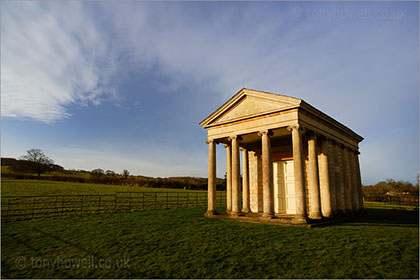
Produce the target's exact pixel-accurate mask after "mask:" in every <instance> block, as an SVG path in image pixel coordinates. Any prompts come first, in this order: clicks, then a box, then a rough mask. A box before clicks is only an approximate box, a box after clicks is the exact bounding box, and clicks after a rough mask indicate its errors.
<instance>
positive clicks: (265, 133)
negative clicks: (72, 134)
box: [258, 129, 274, 136]
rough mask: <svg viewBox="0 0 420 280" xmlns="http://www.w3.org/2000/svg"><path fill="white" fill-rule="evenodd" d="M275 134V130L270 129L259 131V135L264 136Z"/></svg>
mask: <svg viewBox="0 0 420 280" xmlns="http://www.w3.org/2000/svg"><path fill="white" fill-rule="evenodd" d="M273 134H274V133H273V131H271V130H269V129H263V130H260V131H258V136H263V135H268V136H272V135H273Z"/></svg>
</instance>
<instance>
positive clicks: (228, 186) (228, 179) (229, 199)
mask: <svg viewBox="0 0 420 280" xmlns="http://www.w3.org/2000/svg"><path fill="white" fill-rule="evenodd" d="M225 148H226V212H228V213H230V211H232V149H231V145H225Z"/></svg>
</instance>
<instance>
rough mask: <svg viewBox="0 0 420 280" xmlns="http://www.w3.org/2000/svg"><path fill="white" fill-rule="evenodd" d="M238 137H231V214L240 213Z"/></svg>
mask: <svg viewBox="0 0 420 280" xmlns="http://www.w3.org/2000/svg"><path fill="white" fill-rule="evenodd" d="M238 138H239V137H238V136H233V137H232V212H231V215H234V216H237V215H239V214H240V207H241V196H240V195H241V194H240V193H241V191H240V184H241V182H240V180H241V173H240V172H241V171H240V162H239V143H238V141H239V139H238Z"/></svg>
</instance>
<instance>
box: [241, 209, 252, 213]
mask: <svg viewBox="0 0 420 280" xmlns="http://www.w3.org/2000/svg"><path fill="white" fill-rule="evenodd" d="M242 213H251V210H250V209H246V208H243V209H242Z"/></svg>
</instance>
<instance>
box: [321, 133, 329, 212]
mask: <svg viewBox="0 0 420 280" xmlns="http://www.w3.org/2000/svg"><path fill="white" fill-rule="evenodd" d="M328 146H329V143H328V142H327V139H325V138H324V139H323V141H322V143H321V154H320V156H319V187H320V196H321V213H322V216H324V217H327V218H330V217H332V207H331V205H332V197H331V190H330V180H329V178H330V174H329V164H328V163H329V156H328Z"/></svg>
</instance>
